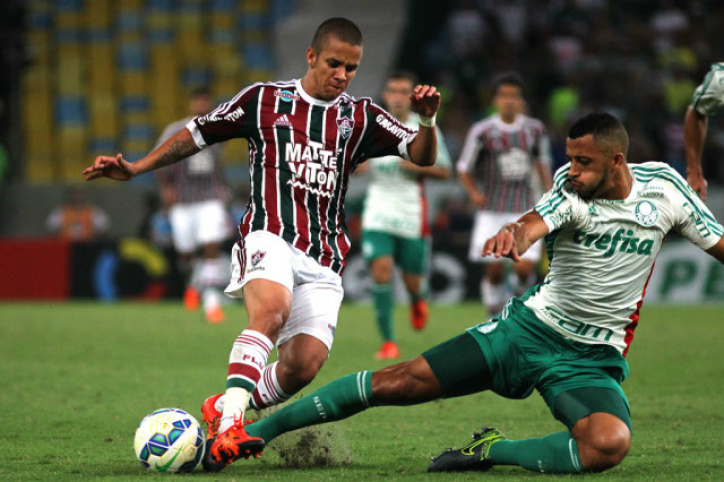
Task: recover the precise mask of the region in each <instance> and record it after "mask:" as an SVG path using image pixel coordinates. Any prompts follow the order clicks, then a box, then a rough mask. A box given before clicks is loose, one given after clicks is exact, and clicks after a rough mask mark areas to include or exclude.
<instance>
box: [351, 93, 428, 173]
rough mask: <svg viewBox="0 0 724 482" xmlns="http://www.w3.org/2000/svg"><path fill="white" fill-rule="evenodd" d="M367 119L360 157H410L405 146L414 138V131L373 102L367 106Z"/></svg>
mask: <svg viewBox="0 0 724 482" xmlns="http://www.w3.org/2000/svg"><path fill="white" fill-rule="evenodd" d="M367 119H368V128H367V132H366V133H365V139H364V140H363V148H362V150H361V154H362V156H361V157H362V158H372V157H382V156H399V157H402V158H403V159H407V160H409V159H410V155H409V154H408V152H407V146H408V145H409V144H410V143H411V142H412V141H413V139H414V138H415V135H416V134H417V132H416V131H414V130H412V129H410V128H408V127H406V126H405V125H404V124H402V123H401V122H400V121H398V120H397V119H396V118H395V117H394V116H393V115H392V114H390V113H389V112H387V111H386V110H384V109H383V108H382V107H380V106H378V105H377V104H375V103H373V102H370V103H369V105H368V106H367Z"/></svg>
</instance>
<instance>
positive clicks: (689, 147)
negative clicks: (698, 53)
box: [684, 62, 724, 201]
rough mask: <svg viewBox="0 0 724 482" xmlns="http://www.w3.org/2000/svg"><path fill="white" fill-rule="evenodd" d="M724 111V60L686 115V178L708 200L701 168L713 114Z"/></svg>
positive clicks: (713, 69) (696, 93)
mask: <svg viewBox="0 0 724 482" xmlns="http://www.w3.org/2000/svg"><path fill="white" fill-rule="evenodd" d="M722 112H724V62H717V63H715V64H712V66H711V69H710V70H709V73H707V74H706V77H704V81H703V82H702V83H701V85H700V86H699V87H697V88H696V91H694V97H693V98H692V101H691V105H689V108H688V109H687V111H686V116H685V117H684V143H685V152H686V180H687V181H688V182H689V185H691V188H692V189H693V190H694V191H696V193H697V194H698V195H699V196H700V197H701V199H703V200H704V201H706V195H707V183H706V179H705V178H704V173H703V171H702V168H701V152H702V150H703V149H704V141H705V140H706V131H707V127H708V123H709V117H710V116H712V115H716V114H721V113H722Z"/></svg>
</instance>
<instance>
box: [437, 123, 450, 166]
mask: <svg viewBox="0 0 724 482" xmlns="http://www.w3.org/2000/svg"><path fill="white" fill-rule="evenodd" d="M435 130H436V131H437V159H436V160H435V165H436V166H439V167H450V164H451V161H450V151H448V150H447V146H446V145H445V138H444V137H443V135H442V131H441V130H440V129H439V128H438V127H437V126H436V127H435Z"/></svg>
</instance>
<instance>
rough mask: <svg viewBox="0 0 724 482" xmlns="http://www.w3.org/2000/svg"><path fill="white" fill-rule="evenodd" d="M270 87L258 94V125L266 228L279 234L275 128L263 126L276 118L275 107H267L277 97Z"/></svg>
mask: <svg viewBox="0 0 724 482" xmlns="http://www.w3.org/2000/svg"><path fill="white" fill-rule="evenodd" d="M274 90H275V89H273V88H272V87H262V89H261V93H260V95H259V103H260V104H261V108H260V109H259V117H258V120H257V122H258V125H259V126H260V127H261V129H260V133H261V135H262V137H263V139H264V144H265V145H264V166H260V167H262V168H263V169H264V204H265V208H266V224H267V225H266V230H267V231H269V232H271V233H274V234H276V235H280V234H281V232H282V221H281V215H280V212H279V176H278V173H279V169H280V165H279V164H280V162H279V153H278V152H277V142H276V139H275V132H276V129H266V128H264V127H265V126H271V125H273V124H274V121H275V120H276V117H277V116H276V114H275V112H274V111H275V109H273V108H272V109H269V108H268V107H269V106H273V105H275V103H276V101H277V97H276V96H275V95H274Z"/></svg>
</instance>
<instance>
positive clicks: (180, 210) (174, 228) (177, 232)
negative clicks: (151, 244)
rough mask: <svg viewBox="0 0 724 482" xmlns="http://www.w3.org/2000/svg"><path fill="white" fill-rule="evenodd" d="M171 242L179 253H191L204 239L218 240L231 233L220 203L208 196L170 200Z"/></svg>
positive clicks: (228, 218)
mask: <svg viewBox="0 0 724 482" xmlns="http://www.w3.org/2000/svg"><path fill="white" fill-rule="evenodd" d="M169 221H170V222H171V235H172V237H173V245H174V247H175V248H176V250H177V251H178V252H179V253H192V252H194V251H196V250H197V249H198V248H199V247H201V246H203V245H204V244H208V243H220V242H221V241H223V240H225V239H226V238H228V237H229V236H230V235H231V229H232V227H231V220H230V216H229V213H227V212H226V208H225V207H224V203H223V202H222V201H219V200H218V199H210V200H208V201H202V202H198V203H186V204H174V205H173V206H171V209H170V210H169Z"/></svg>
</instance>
